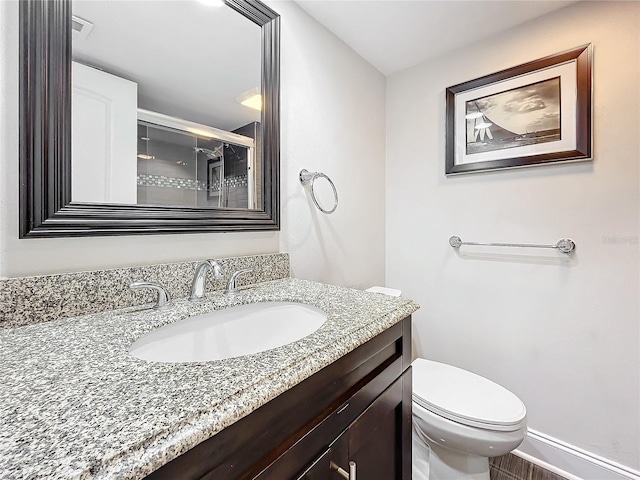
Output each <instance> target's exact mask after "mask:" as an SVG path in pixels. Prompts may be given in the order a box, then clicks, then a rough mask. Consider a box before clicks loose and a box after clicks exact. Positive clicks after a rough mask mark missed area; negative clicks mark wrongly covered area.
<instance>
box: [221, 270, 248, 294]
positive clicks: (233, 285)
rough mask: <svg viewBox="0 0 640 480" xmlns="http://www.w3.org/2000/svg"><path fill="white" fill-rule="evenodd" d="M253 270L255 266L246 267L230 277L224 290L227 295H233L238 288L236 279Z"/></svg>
mask: <svg viewBox="0 0 640 480" xmlns="http://www.w3.org/2000/svg"><path fill="white" fill-rule="evenodd" d="M249 272H253V268H245V269H244V270H238V271H237V272H235V273H234V274H233V275H231V278H230V279H229V283H227V289H226V290H225V291H224V294H225V295H233V294H234V293H236V291H237V290H238V286H237V285H236V279H237V278H238V277H239V276H240V275H243V274H245V273H249Z"/></svg>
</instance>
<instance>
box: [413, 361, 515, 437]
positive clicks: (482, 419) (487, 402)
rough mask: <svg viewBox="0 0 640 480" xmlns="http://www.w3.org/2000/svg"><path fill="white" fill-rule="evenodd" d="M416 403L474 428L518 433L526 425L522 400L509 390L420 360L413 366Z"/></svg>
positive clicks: (437, 364) (448, 366)
mask: <svg viewBox="0 0 640 480" xmlns="http://www.w3.org/2000/svg"><path fill="white" fill-rule="evenodd" d="M411 366H412V367H413V368H412V371H413V395H412V396H413V401H414V402H415V403H416V404H418V405H420V406H421V407H422V408H424V409H426V410H428V411H430V412H432V413H434V414H436V415H439V416H441V417H444V418H446V419H448V420H451V421H453V422H456V423H460V424H463V425H467V426H470V427H477V428H483V429H486V430H494V431H508V432H511V431H516V430H519V429H521V428H523V426H524V425H526V415H527V411H526V408H525V406H524V404H523V403H522V401H521V400H520V399H519V398H518V397H517V396H515V395H514V394H513V393H511V392H510V391H509V390H507V389H506V388H504V387H502V386H500V385H498V384H497V383H494V382H492V381H491V380H488V379H486V378H484V377H481V376H479V375H476V374H474V373H471V372H468V371H466V370H462V369H460V368H456V367H453V366H451V365H446V364H443V363H439V362H433V361H431V360H425V359H423V358H418V359H416V360H414V362H413V363H412V364H411Z"/></svg>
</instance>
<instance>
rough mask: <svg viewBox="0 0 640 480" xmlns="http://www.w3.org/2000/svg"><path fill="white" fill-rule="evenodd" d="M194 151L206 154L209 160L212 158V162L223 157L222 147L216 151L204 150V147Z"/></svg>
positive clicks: (195, 148)
mask: <svg viewBox="0 0 640 480" xmlns="http://www.w3.org/2000/svg"><path fill="white" fill-rule="evenodd" d="M194 150H195V151H196V152H202V153H204V154H205V155H206V156H207V158H210V159H211V160H213V159H214V158H219V157H221V156H222V145H220V146H218V147H216V148H215V149H214V150H209V149H208V148H203V147H194Z"/></svg>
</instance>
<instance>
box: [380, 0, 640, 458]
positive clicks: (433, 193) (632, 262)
mask: <svg viewBox="0 0 640 480" xmlns="http://www.w3.org/2000/svg"><path fill="white" fill-rule="evenodd" d="M639 15H640V4H639V3H637V2H619V3H617V2H581V3H578V4H574V5H571V6H569V7H567V8H565V9H562V10H559V11H557V12H554V13H552V14H550V15H547V16H545V17H541V18H539V19H536V20H534V21H532V22H530V23H527V24H524V25H522V26H519V27H518V28H517V29H513V30H510V31H508V32H506V33H504V34H500V35H498V36H495V37H492V38H490V39H488V40H485V41H482V42H478V43H476V44H474V45H472V46H469V47H467V48H465V49H462V50H459V51H457V52H454V53H449V54H447V55H445V56H443V57H441V58H436V59H434V60H432V61H429V62H427V63H424V64H421V65H418V66H416V67H413V68H410V69H408V70H405V71H403V72H400V73H398V74H395V75H393V76H391V77H389V78H387V221H386V225H387V227H386V238H387V245H386V283H387V285H389V286H392V287H397V288H401V289H402V290H403V291H404V293H405V294H406V295H407V296H408V297H411V298H413V299H415V300H417V301H418V302H419V303H420V304H421V305H422V308H421V310H419V311H418V312H417V313H416V314H415V315H414V320H415V324H414V336H415V338H414V341H415V347H416V348H415V352H416V354H418V355H419V356H423V357H426V358H431V359H435V360H439V361H443V362H447V363H450V364H453V365H457V366H460V367H462V368H466V369H468V370H471V371H474V372H476V373H479V374H481V375H484V376H486V377H488V378H490V379H493V380H494V381H496V382H498V383H501V384H502V385H504V386H506V387H507V388H509V389H511V390H512V391H514V392H515V393H516V394H517V395H518V396H520V398H522V400H523V401H524V402H525V404H526V405H527V409H528V415H529V426H530V428H532V429H535V430H537V431H539V432H543V433H544V434H546V435H550V436H552V437H555V438H557V439H559V440H561V441H563V442H566V443H568V444H570V445H574V446H577V447H580V448H582V449H584V450H586V451H588V452H590V453H593V454H595V455H600V456H602V457H605V458H607V459H609V460H612V461H614V462H619V463H621V464H623V465H626V466H627V467H630V468H632V469H638V468H639V467H640V457H639V455H640V439H639V436H640V419H639V415H640V408H639V405H640V385H639V382H640V352H639V346H640V335H639V324H640V321H639V319H640V313H639V304H638V291H639V252H638V250H639V249H638V234H639V229H640V227H639V204H640V196H639V183H640V182H639V180H640V178H639V167H638V163H639V156H640V150H639V141H638V139H639V133H640V124H639V114H640V103H639V98H638V93H639V92H638V90H639V85H640V75H639V59H640V48H639V40H640V29H639ZM588 42H592V43H593V45H594V111H595V116H594V132H595V138H594V147H595V150H594V161H593V162H588V163H580V164H565V165H553V166H545V167H534V168H529V169H520V170H512V171H503V172H491V173H484V174H472V175H466V176H458V177H451V178H446V177H445V175H444V147H445V140H444V139H445V134H444V121H445V118H444V91H445V88H446V87H448V86H451V85H455V84H458V83H461V82H464V81H467V80H471V79H474V78H477V77H480V76H482V75H485V74H489V73H492V72H495V71H498V70H501V69H504V68H508V67H511V66H514V65H518V64H520V63H524V62H527V61H530V60H534V59H536V58H541V57H543V56H546V55H550V54H553V53H557V52H560V51H563V50H566V49H569V48H572V47H576V46H579V45H582V44H585V43H588ZM451 235H459V236H461V237H462V239H463V240H469V241H497V242H529V243H554V242H555V241H556V240H558V239H559V238H561V237H564V236H567V237H570V238H572V239H574V240H575V241H576V243H577V251H576V252H575V255H574V256H573V257H572V258H571V259H567V258H565V257H563V256H562V254H560V253H558V252H555V251H549V252H546V251H542V250H540V251H534V250H523V251H513V250H506V249H498V250H489V249H481V248H478V247H476V248H473V247H466V248H463V249H462V250H461V254H456V251H455V250H454V249H452V248H451V247H450V246H449V245H448V238H449V237H450V236H451Z"/></svg>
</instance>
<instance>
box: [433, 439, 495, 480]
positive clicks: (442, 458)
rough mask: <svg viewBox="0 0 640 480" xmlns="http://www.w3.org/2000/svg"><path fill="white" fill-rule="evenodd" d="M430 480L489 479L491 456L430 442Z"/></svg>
mask: <svg viewBox="0 0 640 480" xmlns="http://www.w3.org/2000/svg"><path fill="white" fill-rule="evenodd" d="M429 447H430V448H431V454H430V456H429V477H428V478H429V480H489V458H488V457H479V456H477V455H469V454H466V453H459V452H454V451H453V450H449V449H448V448H444V447H441V446H439V445H434V444H430V445H429Z"/></svg>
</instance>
